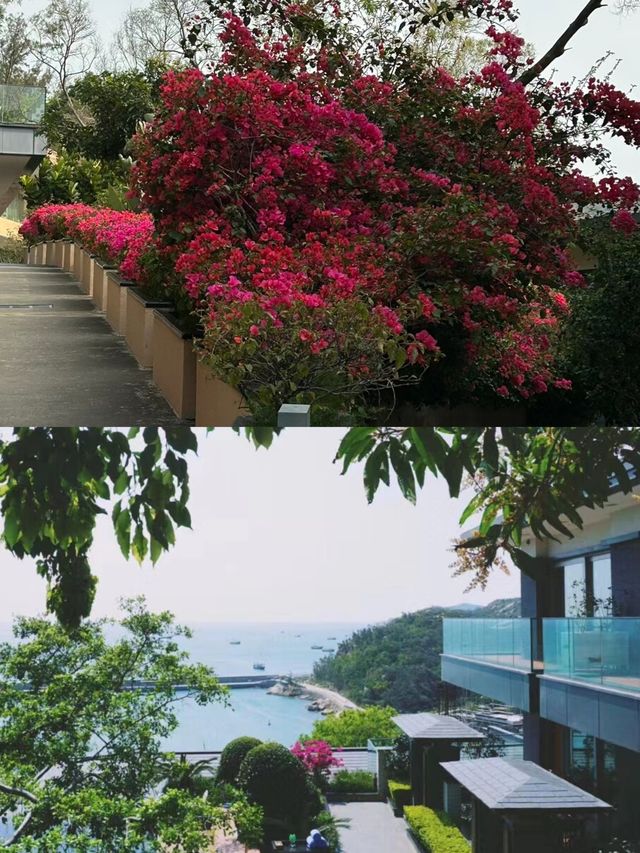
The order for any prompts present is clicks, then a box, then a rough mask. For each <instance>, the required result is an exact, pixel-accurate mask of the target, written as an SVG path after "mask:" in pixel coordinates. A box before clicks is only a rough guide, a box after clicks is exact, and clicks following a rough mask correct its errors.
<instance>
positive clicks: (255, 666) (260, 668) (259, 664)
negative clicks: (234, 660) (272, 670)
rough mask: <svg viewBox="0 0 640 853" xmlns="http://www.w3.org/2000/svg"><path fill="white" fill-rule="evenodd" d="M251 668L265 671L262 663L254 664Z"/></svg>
mask: <svg viewBox="0 0 640 853" xmlns="http://www.w3.org/2000/svg"><path fill="white" fill-rule="evenodd" d="M253 668H254V669H259V670H263V669H265V665H264V664H263V663H254V665H253Z"/></svg>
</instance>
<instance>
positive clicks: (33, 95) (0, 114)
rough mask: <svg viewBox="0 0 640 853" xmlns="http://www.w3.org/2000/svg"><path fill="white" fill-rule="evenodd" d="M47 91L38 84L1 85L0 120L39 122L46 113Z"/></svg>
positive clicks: (4, 121) (19, 122)
mask: <svg viewBox="0 0 640 853" xmlns="http://www.w3.org/2000/svg"><path fill="white" fill-rule="evenodd" d="M45 100H46V92H45V90H44V89H41V88H39V87H37V86H7V85H1V86H0V122H2V123H3V124H39V123H40V122H41V121H42V117H43V115H44V107H45Z"/></svg>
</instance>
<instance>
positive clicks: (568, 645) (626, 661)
mask: <svg viewBox="0 0 640 853" xmlns="http://www.w3.org/2000/svg"><path fill="white" fill-rule="evenodd" d="M539 625H541V629H539V627H538V626H539ZM543 650H544V651H543ZM442 679H443V681H447V682H449V683H450V684H455V685H457V686H458V687H462V688H464V689H465V690H470V691H472V692H473V693H477V694H479V695H480V696H488V697H490V698H492V699H497V700H499V701H500V702H504V703H505V704H507V705H511V706H512V707H515V708H520V709H521V710H522V711H527V712H531V713H536V712H538V711H539V713H540V716H541V717H544V718H545V719H547V720H551V721H553V722H555V723H559V724H561V725H563V726H568V727H569V728H571V729H576V730H577V731H580V732H584V733H586V734H590V735H594V736H595V737H598V738H601V739H602V740H606V741H609V742H610V743H614V744H617V745H618V746H623V747H626V748H627V749H633V750H636V751H638V750H640V618H622V617H613V618H600V617H595V616H594V617H589V618H587V619H567V618H564V619H542V620H535V619H462V618H460V619H445V620H443V654H442Z"/></svg>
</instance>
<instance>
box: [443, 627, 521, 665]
mask: <svg viewBox="0 0 640 853" xmlns="http://www.w3.org/2000/svg"><path fill="white" fill-rule="evenodd" d="M534 632H535V620H532V619H444V620H443V651H444V654H446V655H455V656H456V657H465V658H472V659H473V660H479V661H486V662H487V663H493V664H498V665H499V666H506V667H509V668H511V669H518V670H523V671H525V672H530V671H531V670H532V669H533V663H534V662H533V653H532V650H533V648H534V647H535V640H534Z"/></svg>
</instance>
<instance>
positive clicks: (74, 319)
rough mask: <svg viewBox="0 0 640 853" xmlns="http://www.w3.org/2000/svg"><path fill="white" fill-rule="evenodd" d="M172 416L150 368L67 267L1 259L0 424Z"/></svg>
mask: <svg viewBox="0 0 640 853" xmlns="http://www.w3.org/2000/svg"><path fill="white" fill-rule="evenodd" d="M176 423H178V421H177V419H176V418H175V416H174V414H173V412H172V411H171V409H170V408H169V406H168V405H167V403H166V402H165V400H164V398H163V397H162V396H161V395H160V393H159V392H158V390H157V389H156V387H155V385H153V383H152V381H151V371H149V370H142V369H141V368H139V367H138V364H137V362H136V361H135V359H134V358H133V356H132V355H131V354H130V353H129V350H128V349H127V347H126V344H125V342H124V339H123V338H121V337H119V336H118V335H116V334H115V333H114V332H113V330H112V329H111V327H110V326H109V325H108V323H107V321H106V320H105V318H104V316H103V315H101V314H100V313H99V312H98V311H97V310H96V308H95V306H94V304H93V302H92V301H91V300H90V299H89V297H88V296H86V295H85V294H84V293H83V291H82V290H81V289H80V286H79V285H78V284H77V283H76V282H74V281H73V279H72V278H71V276H70V275H67V273H64V272H61V271H60V270H56V269H53V268H51V267H35V266H11V265H3V264H0V424H2V425H3V426H152V425H175V424H176Z"/></svg>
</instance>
